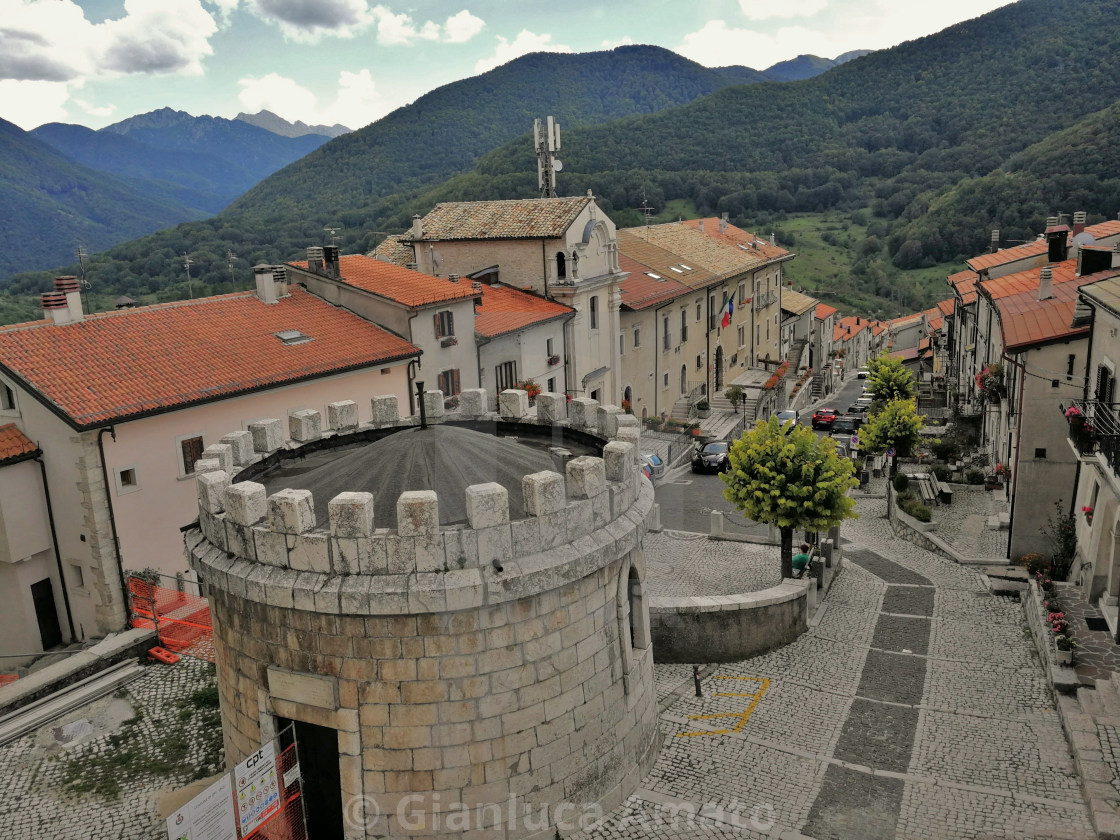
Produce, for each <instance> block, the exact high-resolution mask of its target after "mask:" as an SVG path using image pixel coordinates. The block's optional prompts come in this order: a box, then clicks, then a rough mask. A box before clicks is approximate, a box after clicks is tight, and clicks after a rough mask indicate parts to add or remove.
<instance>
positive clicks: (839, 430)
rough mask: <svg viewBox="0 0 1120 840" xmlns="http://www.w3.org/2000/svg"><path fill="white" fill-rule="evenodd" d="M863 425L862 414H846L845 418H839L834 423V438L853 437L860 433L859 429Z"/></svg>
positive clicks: (832, 430)
mask: <svg viewBox="0 0 1120 840" xmlns="http://www.w3.org/2000/svg"><path fill="white" fill-rule="evenodd" d="M862 425H863V415H862V414H845V415H844V416H843V417H837V418H836V419H835V420H833V421H832V429H831V432H832V436H833V437H836V436H838V435H843V436H845V437H851V436H852V435H854V434H855V433H856V432H858V431H859V427H860V426H862Z"/></svg>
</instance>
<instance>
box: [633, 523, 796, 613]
mask: <svg viewBox="0 0 1120 840" xmlns="http://www.w3.org/2000/svg"><path fill="white" fill-rule="evenodd" d="M642 550H643V551H644V552H645V555H646V568H647V570H648V580H649V587H648V589H649V593H650V594H651V595H652V596H653V597H659V596H660V597H682V596H688V595H737V594H740V593H744V592H758V591H759V590H761V589H768V588H769V587H771V586H777V585H778V584H779V583H781V582H782V570H781V561H780V549H779V547H778V546H774V545H758V544H754V543H743V542H732V541H724V540H710V539H708V538H707V537H706V536H704V535H703V534H690V533H686V532H684V531H663V532H662V533H660V534H648V535H647V536H646V538H645V542H644V543H643V546H642Z"/></svg>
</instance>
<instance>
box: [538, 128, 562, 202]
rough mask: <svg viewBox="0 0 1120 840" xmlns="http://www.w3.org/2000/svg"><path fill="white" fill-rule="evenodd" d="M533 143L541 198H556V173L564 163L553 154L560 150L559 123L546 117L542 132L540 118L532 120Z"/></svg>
mask: <svg viewBox="0 0 1120 840" xmlns="http://www.w3.org/2000/svg"><path fill="white" fill-rule="evenodd" d="M533 145H534V146H535V147H536V150H537V186H538V187H540V189H541V198H556V173H557V172H559V171H560V170H561V169H563V168H564V164H563V163H561V162H560V161H559V160H557V159H556V158H555V156H554V155H555V153H556V152H558V151H559V150H560V125H559V123H557V122H556V120H555V119H554V118H552V117H547V118H546V121H545V126H544V132H543V133H542V132H541V121H540V119H539V118H538V119H535V120H533Z"/></svg>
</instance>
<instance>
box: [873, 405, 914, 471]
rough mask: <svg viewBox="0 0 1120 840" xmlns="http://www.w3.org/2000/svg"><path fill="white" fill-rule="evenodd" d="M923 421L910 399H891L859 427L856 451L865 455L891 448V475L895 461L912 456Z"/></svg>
mask: <svg viewBox="0 0 1120 840" xmlns="http://www.w3.org/2000/svg"><path fill="white" fill-rule="evenodd" d="M924 420H925V418H924V417H922V416H921V415H920V414H918V407H917V405H915V403H914V400H912V399H910V400H891V401H890V402H888V403H887V404H886V406H885V407H884V408H883V410H882V411H880V412H879V413H878V414H872V415H871V417H870V418H869V419H868V421H867V423H866V425H864V426H863V427H862V428H860V430H859V448H860V451H861V452H864V453H868V452H885V451H887V450H888V449H894V456H893V457H892V458H891V474H892V475H893V474H894V462H895V458H897V457H898V456H899V455H902V456H907V455H910V454H912V453H913V451H914V447H915V446H917V444H918V442H919V441H920V440H921V439H922V426H923V425H924Z"/></svg>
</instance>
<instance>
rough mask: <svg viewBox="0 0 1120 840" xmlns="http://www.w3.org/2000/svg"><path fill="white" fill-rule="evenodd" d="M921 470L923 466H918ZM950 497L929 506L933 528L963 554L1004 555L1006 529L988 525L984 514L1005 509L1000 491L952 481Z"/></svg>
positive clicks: (1005, 503) (1004, 500)
mask: <svg viewBox="0 0 1120 840" xmlns="http://www.w3.org/2000/svg"><path fill="white" fill-rule="evenodd" d="M919 471H921V472H924V470H919ZM952 487H953V501H952V503H951V504H948V505H933V506H932V507H931V508H930V513H931V514H932V521H933V522H935V523H936V524H937V530H936V531H935V532H934V533H936V534H937V536H938V537H940V538H941V539H942V540H944V541H945V542H947V543H949V544H950V545H951V546H953V548H954V549H955V550H956V551H957V552H958V553H959V554H961V555H962V556H963V557H994V558H1003V557H1006V556H1007V541H1008V539H1010V531H1002V530H995V529H991V528H989V527H988V517H989V516H994V515H996V514H998V513H1000V512H1003V511H1006V510H1007V509H1008V503H1007V500H1006V499H1005V498H1004V496H1003V491H1002V490H1000V491H995V490H985V489H984V488H983V486H976V485H970V484H954V485H952Z"/></svg>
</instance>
